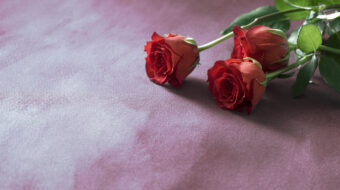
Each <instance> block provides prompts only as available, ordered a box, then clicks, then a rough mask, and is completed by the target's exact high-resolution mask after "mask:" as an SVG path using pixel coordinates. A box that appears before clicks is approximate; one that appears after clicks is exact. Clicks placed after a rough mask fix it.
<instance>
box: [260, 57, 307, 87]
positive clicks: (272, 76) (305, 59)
mask: <svg viewBox="0 0 340 190" xmlns="http://www.w3.org/2000/svg"><path fill="white" fill-rule="evenodd" d="M312 57H313V54H309V55H306V56H304V57H302V58H301V59H299V60H298V61H297V62H295V63H293V64H291V65H288V66H286V67H284V68H282V69H280V70H277V71H274V72H271V73H267V74H266V80H267V81H268V80H271V79H274V78H275V77H277V76H279V75H280V74H282V73H285V72H287V71H289V70H291V69H294V68H296V67H298V66H300V65H302V64H304V63H306V62H307V61H309V60H311V59H312Z"/></svg>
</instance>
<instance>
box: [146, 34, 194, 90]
mask: <svg viewBox="0 0 340 190" xmlns="http://www.w3.org/2000/svg"><path fill="white" fill-rule="evenodd" d="M144 50H145V51H146V53H147V56H146V58H145V59H146V64H145V69H146V73H147V75H148V77H149V78H150V80H151V81H153V82H155V83H157V84H164V83H166V82H169V83H170V84H171V85H173V86H176V87H178V86H179V85H181V84H182V83H183V81H184V79H185V77H187V76H188V75H189V74H190V73H191V72H192V71H193V70H194V69H195V66H196V65H197V63H198V61H199V55H198V50H197V45H196V43H195V42H194V41H193V40H192V39H189V41H188V38H187V37H185V36H179V35H175V34H169V35H167V37H162V36H159V35H158V34H157V33H153V35H152V41H149V42H147V44H146V45H145V47H144Z"/></svg>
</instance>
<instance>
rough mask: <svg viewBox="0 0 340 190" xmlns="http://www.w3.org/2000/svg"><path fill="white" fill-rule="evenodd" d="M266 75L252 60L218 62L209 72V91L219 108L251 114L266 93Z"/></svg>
mask: <svg viewBox="0 0 340 190" xmlns="http://www.w3.org/2000/svg"><path fill="white" fill-rule="evenodd" d="M263 81H265V75H264V73H263V71H262V69H261V66H260V65H259V63H255V62H252V61H251V60H246V59H244V60H242V59H228V60H226V61H216V62H215V64H214V66H213V67H212V68H210V69H209V70H208V83H209V90H210V92H211V93H212V95H213V97H214V98H215V99H216V101H217V104H218V106H219V107H221V108H224V109H229V110H238V111H242V110H244V109H245V110H247V112H248V113H250V112H251V111H252V110H253V109H254V108H255V106H256V104H257V103H258V102H259V101H260V99H261V97H262V96H263V94H264V92H265V88H266V87H265V86H263V85H262V84H260V82H263Z"/></svg>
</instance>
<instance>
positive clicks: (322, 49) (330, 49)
mask: <svg viewBox="0 0 340 190" xmlns="http://www.w3.org/2000/svg"><path fill="white" fill-rule="evenodd" d="M318 50H320V51H326V52H329V53H335V54H340V49H336V48H332V47H328V46H324V45H320V46H319V48H318Z"/></svg>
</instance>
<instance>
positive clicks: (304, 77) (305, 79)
mask: <svg viewBox="0 0 340 190" xmlns="http://www.w3.org/2000/svg"><path fill="white" fill-rule="evenodd" d="M317 66H318V58H317V57H316V56H315V54H314V55H313V57H312V60H311V61H310V63H308V64H306V65H305V66H303V67H302V68H301V69H300V71H299V73H298V75H297V77H296V81H295V83H294V85H293V96H294V97H297V96H300V95H302V93H303V92H304V91H305V90H306V88H307V86H308V84H310V82H309V81H310V79H311V78H312V76H313V75H314V72H315V70H316V68H317Z"/></svg>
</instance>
